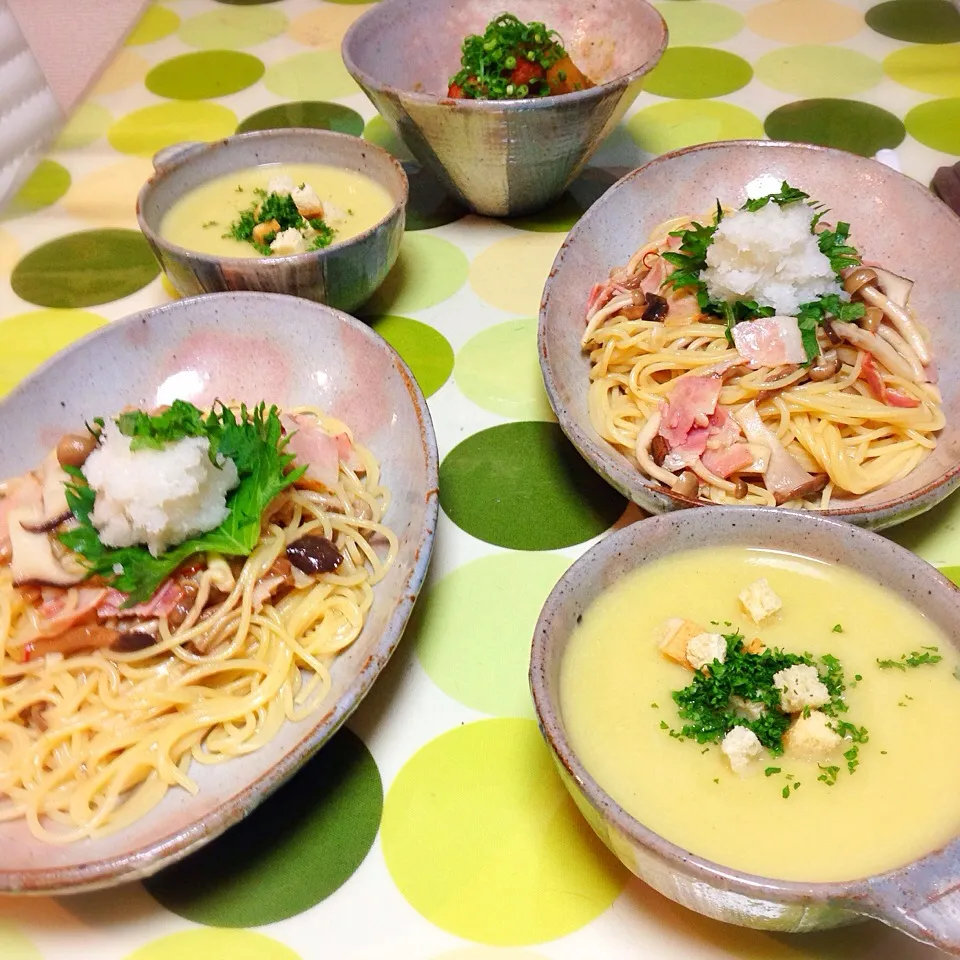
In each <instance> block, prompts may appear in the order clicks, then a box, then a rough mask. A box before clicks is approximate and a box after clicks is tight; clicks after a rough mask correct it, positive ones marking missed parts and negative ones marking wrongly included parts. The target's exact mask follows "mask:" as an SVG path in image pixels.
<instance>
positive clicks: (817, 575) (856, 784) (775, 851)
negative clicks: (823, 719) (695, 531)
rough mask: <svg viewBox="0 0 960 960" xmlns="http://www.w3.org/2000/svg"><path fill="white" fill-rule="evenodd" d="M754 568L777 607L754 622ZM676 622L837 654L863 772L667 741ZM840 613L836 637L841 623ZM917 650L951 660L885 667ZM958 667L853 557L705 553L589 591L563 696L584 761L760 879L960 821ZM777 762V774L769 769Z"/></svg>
mask: <svg viewBox="0 0 960 960" xmlns="http://www.w3.org/2000/svg"><path fill="white" fill-rule="evenodd" d="M760 577H765V578H766V579H767V580H768V582H769V583H770V586H771V587H772V588H773V590H774V591H775V592H776V593H777V594H778V595H779V596H780V598H781V599H782V601H783V608H782V610H781V611H780V613H779V614H777V615H776V616H774V617H772V618H770V619H768V620H766V621H765V622H764V623H762V624H761V625H760V626H754V625H753V624H752V622H751V621H750V620H749V618H748V617H747V616H746V615H745V614H744V613H743V612H742V610H741V609H740V608H739V605H738V602H737V594H738V592H739V591H740V590H742V589H743V588H744V587H746V586H748V585H750V584H751V583H753V582H754V581H756V580H757V579H759V578H760ZM670 617H684V618H689V619H691V620H695V621H697V622H699V623H701V624H708V623H710V621H712V620H713V621H720V623H721V626H719V627H717V626H711V627H709V628H708V629H711V630H723V631H725V632H729V631H731V630H733V629H734V628H735V627H739V628H740V629H741V632H742V633H743V634H744V635H745V636H746V637H748V638H749V637H753V636H759V637H760V638H761V639H762V640H763V641H764V642H765V643H766V645H767V646H769V647H781V648H782V649H784V650H787V651H790V652H795V653H804V652H808V651H809V652H810V653H812V654H813V655H814V656H822V655H823V654H827V653H830V654H833V655H834V656H836V657H837V658H838V659H839V660H840V661H841V663H842V664H843V667H844V673H845V675H846V677H847V682H848V684H849V682H850V680H851V679H852V678H853V677H854V675H855V674H858V673H859V674H860V675H861V676H862V677H863V680H862V681H861V682H859V683H857V684H856V686H855V687H854V688H852V689H849V688H848V690H847V691H846V694H845V698H846V701H847V703H848V704H849V712H848V713H847V714H846V715H845V718H846V719H849V720H850V721H851V722H853V723H856V724H858V725H862V726H865V727H866V728H867V729H868V731H869V738H870V739H869V742H867V743H865V744H862V745H861V746H860V753H859V759H860V763H859V766H858V767H857V769H856V771H855V772H854V773H853V774H849V773H848V772H847V769H846V766H845V763H844V760H843V758H842V757H839V758H838V759H831V760H829V763H831V764H840V765H841V772H840V773H839V774H838V776H837V781H836V783H835V784H834V785H833V786H827V785H825V784H824V783H822V782H819V781H818V780H817V777H818V775H819V773H820V770H819V768H818V766H817V764H815V763H808V762H802V761H798V760H791V759H788V758H787V757H786V756H780V757H776V758H771V759H770V760H769V761H766V760H765V761H763V762H761V763H760V764H759V765H758V769H757V770H756V771H755V772H753V773H752V774H748V775H747V776H745V777H742V778H741V777H740V776H738V775H737V774H735V773H733V771H732V770H731V769H730V765H729V763H728V761H727V759H726V757H725V756H724V755H723V754H722V753H721V751H720V749H719V746H716V745H711V746H710V747H709V749H707V748H706V747H705V746H701V745H700V744H698V743H696V742H695V741H694V740H691V739H687V740H685V741H684V742H680V741H679V740H677V739H675V738H672V737H670V736H669V733H668V731H666V730H663V729H661V727H660V724H661V721H663V722H666V723H667V724H668V725H669V726H670V727H672V728H675V729H679V728H680V727H681V726H682V723H683V721H681V720H680V719H679V717H678V714H677V706H676V704H675V703H674V701H673V699H672V697H671V692H672V691H674V690H679V689H681V688H683V687H685V686H686V685H687V684H688V683H689V682H690V679H691V674H690V672H689V671H688V670H686V669H685V668H683V667H681V666H678V665H677V664H675V663H673V662H671V661H668V660H666V659H664V658H663V657H662V656H661V655H660V654H659V653H658V651H657V648H656V644H655V641H654V639H653V637H654V631H655V629H656V627H657V625H658V624H660V623H662V622H663V621H664V620H666V619H668V618H670ZM725 621H730V622H731V624H732V625H733V626H731V627H726V626H723V625H722V624H723V623H724V622H725ZM838 623H839V624H841V625H842V628H843V632H842V633H836V632H834V630H833V628H834V626H835V625H836V624H838ZM924 646H931V647H937V648H938V653H939V655H940V656H942V657H943V659H942V661H941V662H940V663H937V664H935V665H924V666H919V667H916V668H907V669H906V670H899V669H881V668H880V667H879V666H878V665H877V659H878V658H880V659H888V658H889V659H894V660H896V659H898V658H900V656H901V655H902V654H904V653H909V652H910V651H915V650H920V649H921V648H922V647H924ZM958 665H960V656H958V654H957V652H956V651H955V649H954V648H953V647H952V645H951V644H950V642H949V641H948V640H947V638H946V637H944V636H943V635H942V634H941V633H940V632H939V631H938V630H937V629H936V628H935V627H934V626H933V625H932V624H931V623H930V622H929V620H927V619H926V618H925V617H924V616H923V615H922V614H921V613H920V612H919V611H917V610H916V609H914V608H912V607H911V606H909V605H908V604H906V603H904V602H903V601H902V600H900V599H899V598H897V597H896V596H895V595H893V594H892V593H889V592H886V591H884V590H883V589H882V588H881V587H880V586H879V585H877V584H876V583H873V582H872V581H869V580H867V579H865V578H864V577H862V576H860V575H859V574H857V573H855V572H853V571H851V570H849V569H847V568H844V567H840V566H836V565H832V564H826V563H823V562H820V561H815V560H811V559H808V558H805V557H799V556H794V555H789V554H783V553H776V552H770V551H761V550H747V549H742V548H708V549H701V550H695V551H688V552H684V553H680V554H676V555H674V556H672V557H668V558H665V559H663V560H659V561H656V562H655V563H652V564H650V565H649V566H646V567H643V568H641V569H639V570H637V571H634V572H633V573H632V574H631V575H629V576H627V577H624V578H623V580H621V581H620V582H619V583H617V584H616V585H615V586H614V587H613V588H611V589H610V590H609V591H607V592H606V593H605V594H603V595H601V596H600V597H599V598H598V599H597V600H596V601H595V602H594V603H593V605H592V606H591V607H590V608H589V609H588V610H587V611H586V613H585V614H584V616H583V621H582V624H581V625H580V626H579V627H578V628H577V630H576V632H575V633H574V635H573V636H572V638H571V640H570V644H569V647H568V649H567V651H566V654H565V657H564V661H563V664H562V667H561V681H560V699H561V708H562V714H563V719H564V723H565V725H566V728H567V731H568V734H569V737H570V741H571V744H572V746H573V749H574V750H575V752H576V753H577V754H578V756H579V757H580V759H581V760H582V761H583V763H584V765H585V766H586V768H587V769H588V770H589V771H590V773H591V774H592V775H593V776H594V778H595V779H596V780H597V782H598V783H599V784H600V786H601V787H602V788H603V789H604V790H606V791H607V792H608V793H609V794H610V795H611V796H612V797H613V798H614V799H615V800H616V801H617V802H618V803H619V804H621V806H623V807H624V808H625V809H626V810H627V811H628V812H629V813H630V814H632V815H633V816H634V817H635V818H636V819H637V820H639V821H640V822H641V823H643V824H645V825H646V826H647V827H649V828H650V829H652V830H654V831H656V832H657V833H659V834H661V835H662V836H664V837H666V838H667V839H668V840H671V841H672V842H674V843H676V844H678V845H679V846H681V847H683V848H685V849H687V850H690V851H691V852H693V853H695V854H698V855H700V856H702V857H706V858H707V859H709V860H713V861H714V862H716V863H719V864H722V865H724V866H727V867H733V868H735V869H739V870H745V871H749V872H751V873H757V874H760V875H761V876H767V877H773V878H776V879H782V880H807V881H834V880H846V879H852V878H855V877H863V876H868V875H870V874H874V873H877V872H880V871H884V870H888V869H892V868H895V867H898V866H901V865H903V864H905V863H908V862H909V861H911V860H914V859H916V858H917V857H920V856H922V855H924V854H926V853H929V852H931V851H932V850H934V849H937V848H938V847H940V846H941V845H942V844H943V843H945V842H946V841H947V840H949V839H950V838H951V837H953V836H955V835H956V834H957V833H960V809H958V807H957V802H956V798H957V796H958V795H960V752H958V751H957V750H956V749H954V747H953V743H952V739H951V738H952V736H953V732H954V731H956V730H957V729H960V680H958V679H957V677H955V676H954V671H955V669H957V667H958ZM653 704H657V706H656V707H654V706H653ZM849 746H850V744H849V743H845V745H844V746H843V747H842V748H841V750H845V749H847V748H848V747H849ZM705 750H706V752H704V751H705ZM768 766H771V767H779V768H781V772H780V773H778V774H774V775H771V776H770V777H767V776H765V775H764V769H765V768H766V767H768ZM787 774H790V775H791V776H792V777H793V778H794V779H793V780H792V781H788V780H787V779H786V775H787ZM794 782H796V783H799V784H801V786H800V787H798V788H796V789H791V790H790V795H789V797H788V798H787V799H784V798H783V796H782V793H781V791H782V789H783V787H784V785H787V784H790V785H792V783H794Z"/></svg>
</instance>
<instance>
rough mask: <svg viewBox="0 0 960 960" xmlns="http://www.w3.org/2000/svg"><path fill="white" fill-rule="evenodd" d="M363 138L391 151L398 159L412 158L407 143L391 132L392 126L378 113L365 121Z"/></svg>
mask: <svg viewBox="0 0 960 960" xmlns="http://www.w3.org/2000/svg"><path fill="white" fill-rule="evenodd" d="M363 136H364V139H366V140H369V141H370V142H371V143H375V144H376V145H377V146H378V147H383V149H384V150H386V151H388V152H389V153H392V154H393V155H394V156H395V157H396V158H397V159H398V160H413V154H412V153H411V152H410V151H409V150H408V149H407V145H406V144H405V143H404V142H403V141H402V140H401V139H400V138H399V137H398V136H397V135H396V134H395V133H394V132H393V128H392V127H391V126H390V125H389V124H388V123H387V121H386V120H384V119H383V117H381V116H380V114H377V115H376V116H375V117H372V118H371V119H370V120H368V121H367V125H366V126H365V127H364V128H363Z"/></svg>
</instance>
